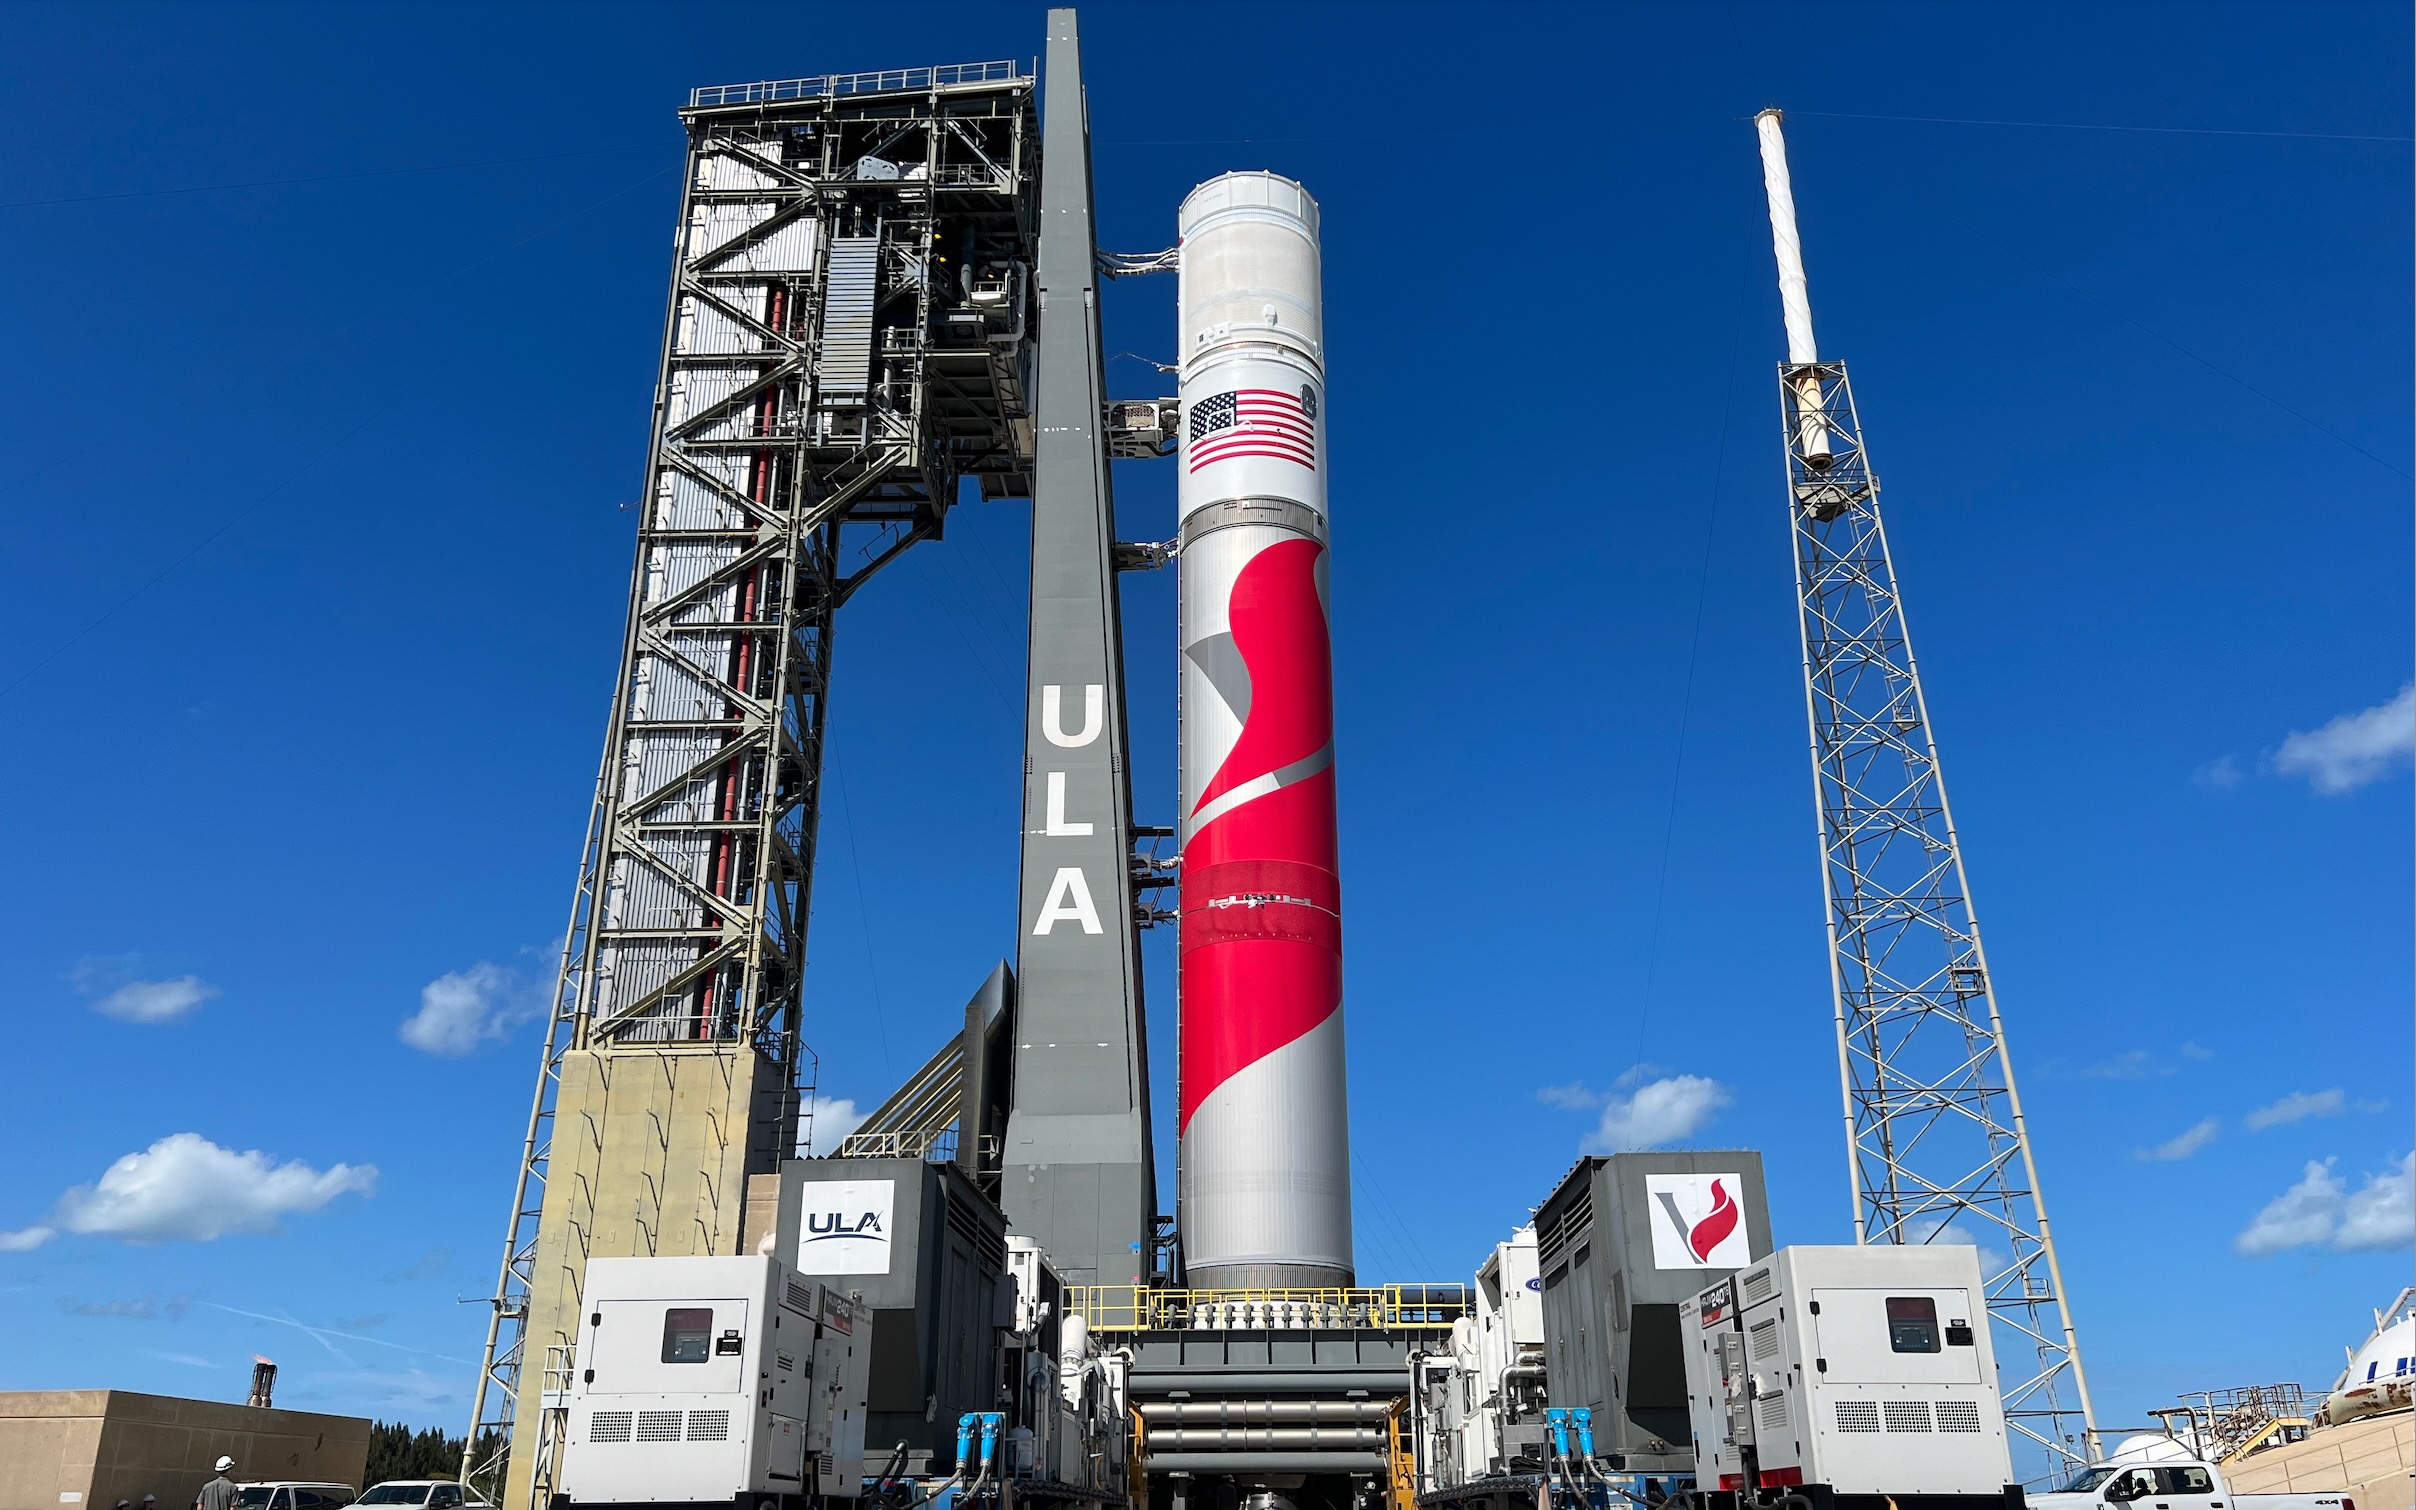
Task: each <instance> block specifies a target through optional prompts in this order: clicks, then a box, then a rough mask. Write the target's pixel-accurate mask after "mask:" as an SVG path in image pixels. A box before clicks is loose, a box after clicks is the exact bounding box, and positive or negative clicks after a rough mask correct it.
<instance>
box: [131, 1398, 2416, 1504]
mask: <svg viewBox="0 0 2416 1510" xmlns="http://www.w3.org/2000/svg"><path fill="white" fill-rule="evenodd" d="M2412 1467H2416V1414H2411V1413H2410V1412H2408V1411H2404V1410H2403V1411H2401V1412H2399V1413H2398V1414H2397V1415H2390V1416H2368V1417H2367V1418H2366V1419H2365V1420H2363V1421H2351V1422H2349V1423H2348V1424H2347V1425H2345V1426H2333V1427H2328V1428H2326V1429H2325V1430H2323V1431H2319V1432H2316V1433H2315V1434H2314V1435H2313V1436H2310V1437H2309V1438H2307V1440H2306V1441H2304V1442H2293V1443H2291V1444H2290V1445H2289V1446H2287V1447H2273V1448H2268V1449H2266V1450H2265V1451H2263V1452H2260V1453H2256V1454H2254V1455H2253V1456H2250V1457H2245V1458H2242V1459H2240V1461H2238V1462H2237V1463H2233V1464H2231V1465H2230V1466H2228V1467H2226V1468H2225V1469H2224V1470H2223V1476H2224V1477H2225V1478H2226V1479H2229V1480H2230V1481H2231V1487H2232V1489H2233V1491H2234V1492H2236V1493H2239V1494H2284V1493H2291V1492H2297V1493H2302V1494H2304V1493H2308V1492H2312V1491H2320V1490H2331V1491H2333V1492H2335V1493H2338V1492H2340V1491H2342V1490H2347V1491H2348V1492H2349V1494H2350V1496H2351V1497H2352V1498H2354V1499H2355V1500H2356V1501H2357V1510H2409V1505H2410V1503H2411V1502H2412V1501H2416V1493H2412V1492H2411V1485H2410V1481H2409V1478H2408V1473H2409V1470H2410V1469H2411V1468H2412ZM104 1510H105V1507H104Z"/></svg>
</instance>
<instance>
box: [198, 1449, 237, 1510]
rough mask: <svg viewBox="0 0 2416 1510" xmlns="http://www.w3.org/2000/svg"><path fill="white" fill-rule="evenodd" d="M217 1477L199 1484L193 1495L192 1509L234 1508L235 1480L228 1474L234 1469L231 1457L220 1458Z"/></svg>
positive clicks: (229, 1509)
mask: <svg viewBox="0 0 2416 1510" xmlns="http://www.w3.org/2000/svg"><path fill="white" fill-rule="evenodd" d="M217 1468H218V1477H216V1478H214V1479H212V1480H210V1481H209V1482H208V1483H206V1484H204V1485H202V1486H201V1493H199V1494H197V1495H195V1496H193V1510H235V1481H234V1480H233V1479H231V1478H229V1477H227V1475H228V1474H230V1473H233V1472H234V1471H235V1460H234V1459H233V1458H220V1459H219V1460H218V1463H217Z"/></svg>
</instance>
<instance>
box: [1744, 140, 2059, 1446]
mask: <svg viewBox="0 0 2416 1510" xmlns="http://www.w3.org/2000/svg"><path fill="white" fill-rule="evenodd" d="M1780 120H1781V117H1780V115H1779V112H1778V111H1776V110H1765V111H1763V112H1762V113H1761V114H1760V115H1758V116H1756V117H1755V118H1754V124H1755V126H1756V127H1757V128H1758V130H1759V131H1760V133H1761V146H1762V177H1763V183H1764V186H1765V187H1766V188H1767V189H1768V191H1769V196H1770V234H1771V242H1772V246H1773V248H1774V250H1775V251H1776V252H1777V255H1778V284H1779V298H1780V301H1781V303H1782V305H1783V307H1784V310H1785V315H1786V324H1787V360H1786V361H1785V362H1783V363H1781V364H1780V366H1779V394H1780V400H1779V402H1780V409H1781V413H1782V415H1783V416H1784V419H1785V435H1786V445H1787V490H1788V497H1789V500H1790V510H1789V512H1790V514H1791V516H1792V518H1793V520H1794V530H1793V533H1794V539H1795V587H1796V597H1797V600H1798V606H1799V608H1800V610H1801V624H1800V627H1801V630H1802V635H1803V653H1804V702H1805V711H1806V714H1807V716H1808V718H1809V719H1810V723H1811V735H1812V786H1813V799H1814V806H1815V809H1816V812H1817V814H1818V819H1819V831H1820V860H1821V884H1822V888H1823V890H1824V893H1825V895H1826V899H1827V910H1828V932H1829V974H1830V983H1831V986H1832V988H1833V991H1834V994H1835V998H1836V1012H1837V1061H1838V1069H1839V1072H1840V1075H1841V1077H1842V1079H1843V1082H1844V1091H1845V1104H1844V1111H1845V1129H1846V1149H1847V1160H1848V1164H1849V1167H1850V1171H1851V1177H1852V1181H1853V1190H1854V1240H1855V1241H1856V1242H1858V1243H1928V1242H1970V1243H1976V1244H1977V1245H1978V1246H1979V1248H1980V1252H1981V1268H1982V1270H1983V1271H1984V1272H1985V1273H1986V1275H1987V1290H1988V1312H1989V1317H1990V1320H1991V1322H1992V1323H1993V1325H1994V1327H1995V1329H1996V1354H1997V1360H1998V1371H1999V1375H2000V1378H1999V1381H1998V1383H1999V1386H2000V1389H2001V1391H2002V1393H2003V1396H2004V1401H2005V1418H2006V1425H2007V1427H2008V1429H2009V1430H2010V1431H2011V1432H2012V1433H2013V1435H2014V1436H2015V1437H2016V1438H2017V1439H2019V1440H2022V1441H2027V1442H2029V1443H2030V1444H2032V1445H2033V1447H2035V1448H2037V1449H2039V1450H2041V1451H2043V1453H2044V1455H2045V1461H2044V1463H2039V1462H2037V1461H2035V1460H2034V1461H2032V1462H2029V1463H2026V1464H2024V1465H2023V1467H2024V1469H2026V1470H2028V1471H2029V1473H2030V1475H2032V1476H2036V1475H2037V1474H2040V1473H2060V1472H2062V1471H2064V1470H2066V1469H2068V1468H2071V1467H2075V1466H2077V1465H2080V1464H2083V1463H2086V1462H2089V1461H2092V1460H2094V1459H2095V1458H2096V1457H2097V1456H2098V1440H2097V1424H2096V1418H2095V1416H2094V1415H2093V1414H2092V1412H2091V1410H2090V1406H2089V1388H2088V1382H2087V1380H2086V1378H2085V1377H2084V1376H2083V1375H2082V1372H2081V1360H2080V1341H2079V1338H2078V1337H2077V1336H2076V1335H2075V1334H2074V1332H2073V1328H2072V1313H2071V1308H2070V1306H2069V1305H2068V1304H2067V1303H2066V1301H2065V1291H2064V1281H2063V1274H2062V1271H2061V1269H2060V1267H2059V1265H2058V1264H2057V1261H2056V1253H2055V1241H2054V1238H2053V1236H2052V1234H2051V1232H2050V1229H2049V1228H2048V1225H2047V1208H2046V1204H2045V1201H2044V1199H2043V1198H2042V1196H2041V1194H2040V1192H2039V1180H2038V1166H2037V1161H2036V1160H2035V1159H2034V1158H2033V1157H2032V1155H2031V1149H2030V1134H2029V1131H2028V1128H2027V1127H2026V1125H2025V1124H2024V1122H2023V1119H2022V1103H2021V1098H2020V1096H2019V1095H2018V1094H2017V1093H2016V1092H2015V1090H2014V1081H2013V1060H2012V1057H2011V1056H2010V1054H2009V1053H2008V1052H2007V1049H2006V1045H2005V1027H2004V1020H2003V1018H2002V1017H2001V1016H2000V1015H1999V1013H1998V1010H1997V999H1996V989H1995V985H1994V983H1993V981H1992V980H1991V978H1990V976H1989V972H1988V961H1987V956H1986V955H1985V954H1984V953H1983V951H1982V950H1981V947H1980V925H1979V920H1978V918H1977V917H1976V916H1974V914H1973V911H1972V905H1971V885H1970V882H1969V881H1968V879H1967V878H1966V877H1965V875H1964V870H1963V851H1962V846H1961V843H1960V842H1959V841H1958V840H1957V838H1956V836H1955V827H1954V819H1953V817H1952V815H1951V814H1950V812H1949V810H1948V808H1947V803H1946V779H1945V776H1944V775H1943V774H1942V773H1941V771H1940V769H1939V765H1938V748H1937V743H1936V741H1935V740H1934V739H1933V738H1932V737H1931V734H1930V725H1929V707H1928V703H1927V701H1926V700H1925V699H1924V697H1923V696H1922V691H1921V677H1920V673H1919V671H1918V670H1917V669H1916V667H1915V665H1914V662H1913V648H1912V642H1911V640H1910V639H1909V638H1908V636H1907V634H1906V631H1905V625H1904V607H1903V598H1902V596H1901V594H1900V593H1899V591H1898V589H1897V585H1896V568H1895V565H1894V563H1893V562H1892V561H1891V560H1890V559H1889V556H1888V548H1887V533H1886V531H1885V530H1884V529H1883V528H1882V527H1881V524H1880V518H1879V480H1878V478H1877V477H1876V476H1875V475H1874V474H1873V473H1872V471H1871V469H1870V464H1869V459H1868V457H1867V455H1866V454H1865V452H1864V450H1863V445H1862V425H1861V421H1860V420H1859V418H1858V417H1857V416H1856V414H1855V411H1854V394H1853V389H1852V388H1851V386H1850V385H1849V384H1848V382H1847V380H1846V368H1845V364H1844V363H1843V362H1824V361H1822V360H1820V354H1819V350H1818V348H1817V347H1816V346H1815V344H1814V342H1813V338H1812V301H1811V295H1810V291H1809V288H1808V286H1807V284H1806V282H1805V278H1804V260H1803V244H1802V241H1801V240H1800V238H1799V237H1798V235H1797V232H1796V226H1795V195H1794V189H1793V185H1792V184H1791V183H1790V181H1789V178H1788V174H1787V144H1786V139H1785V137H1784V136H1783V135H1782V134H1781V132H1780Z"/></svg>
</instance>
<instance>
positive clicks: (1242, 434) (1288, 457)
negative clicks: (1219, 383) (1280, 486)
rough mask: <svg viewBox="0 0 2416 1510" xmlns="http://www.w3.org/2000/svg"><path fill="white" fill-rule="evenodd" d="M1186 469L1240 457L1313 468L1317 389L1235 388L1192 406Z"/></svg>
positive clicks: (1315, 447) (1315, 449)
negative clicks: (1288, 391)
mask: <svg viewBox="0 0 2416 1510" xmlns="http://www.w3.org/2000/svg"><path fill="white" fill-rule="evenodd" d="M1190 436H1191V447H1190V456H1189V460H1188V461H1187V463H1186V464H1185V470H1187V471H1192V472H1196V471H1198V470H1199V469H1200V468H1202V467H1205V466H1212V465H1214V464H1215V463H1217V462H1220V461H1231V460H1233V459H1234V458H1236V457H1240V456H1269V457H1273V458H1274V459H1275V460H1277V461H1288V462H1290V463H1292V464H1293V465H1294V466H1299V467H1306V468H1308V469H1309V470H1310V471H1312V472H1314V471H1316V470H1317V390H1316V389H1314V388H1309V387H1303V388H1302V389H1301V390H1300V391H1299V392H1298V393H1286V392H1284V391H1283V390H1282V389H1280V388H1237V389H1235V390H1234V391H1233V392H1231V393H1220V394H1217V395H1216V396H1214V397H1213V398H1204V399H1201V400H1200V401H1199V402H1198V403H1196V404H1193V405H1192V406H1191V430H1190Z"/></svg>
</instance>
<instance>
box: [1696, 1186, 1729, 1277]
mask: <svg viewBox="0 0 2416 1510" xmlns="http://www.w3.org/2000/svg"><path fill="white" fill-rule="evenodd" d="M1736 1224H1737V1203H1736V1200H1735V1198H1734V1197H1732V1196H1730V1195H1729V1193H1728V1187H1727V1186H1726V1185H1725V1184H1722V1183H1721V1182H1720V1181H1718V1180H1714V1181H1712V1182H1711V1210H1710V1211H1709V1212H1707V1213H1705V1214H1704V1217H1703V1220H1701V1221H1699V1222H1697V1223H1695V1224H1694V1225H1693V1226H1691V1227H1689V1228H1687V1229H1686V1247H1687V1251H1688V1252H1690V1253H1692V1254H1694V1256H1695V1257H1696V1258H1698V1259H1708V1258H1709V1257H1711V1250H1712V1249H1714V1248H1717V1247H1718V1246H1719V1245H1720V1244H1721V1243H1723V1242H1725V1241H1726V1240H1727V1238H1728V1234H1729V1233H1731V1232H1734V1231H1736Z"/></svg>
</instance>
